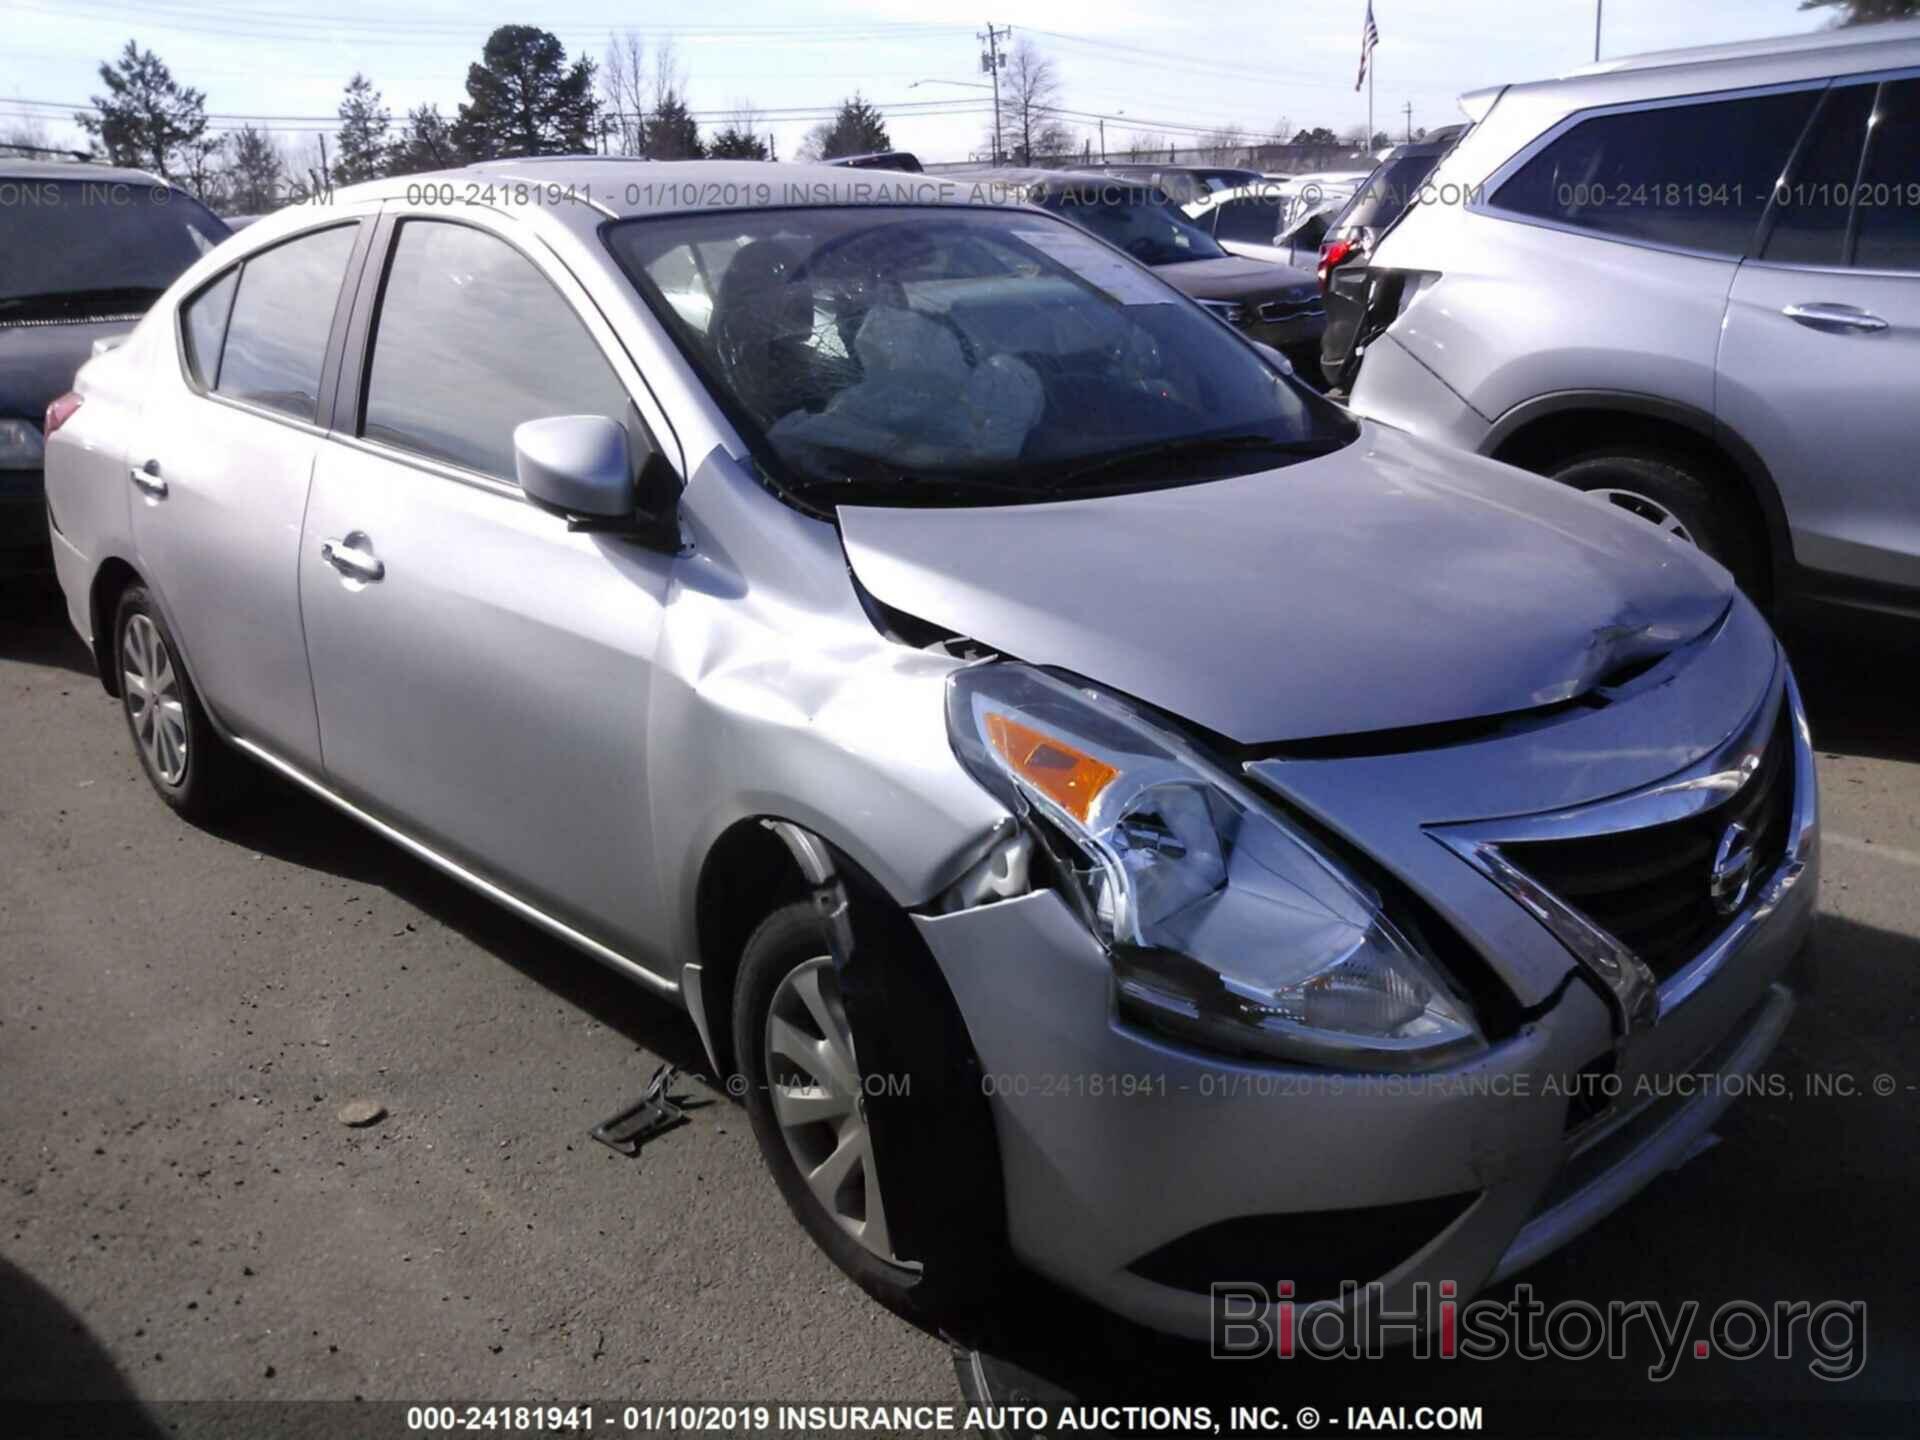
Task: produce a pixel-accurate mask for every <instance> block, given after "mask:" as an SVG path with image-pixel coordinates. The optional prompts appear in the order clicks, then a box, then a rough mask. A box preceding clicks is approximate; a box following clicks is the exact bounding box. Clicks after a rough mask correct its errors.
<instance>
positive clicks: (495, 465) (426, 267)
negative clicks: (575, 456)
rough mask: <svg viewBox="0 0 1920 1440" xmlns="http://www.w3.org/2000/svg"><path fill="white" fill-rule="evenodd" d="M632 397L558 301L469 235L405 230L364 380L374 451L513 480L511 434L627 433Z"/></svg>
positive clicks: (497, 243)
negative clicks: (562, 418)
mask: <svg viewBox="0 0 1920 1440" xmlns="http://www.w3.org/2000/svg"><path fill="white" fill-rule="evenodd" d="M627 411H628V401H627V392H626V390H625V388H624V387H622V385H621V384H620V381H619V378H618V377H617V376H615V375H614V373H613V370H612V368H611V367H610V366H609V365H608V364H607V361H606V357H605V356H603V355H602V354H601V353H600V351H599V348H598V347H597V346H595V344H594V343H593V338H592V337H591V336H590V335H589V334H588V333H587V331H586V327H585V326H583V325H582V324H581V323H580V319H579V317H578V316H577V315H575V314H574V312H573V308H572V307H571V306H570V305H568V303H567V302H566V300H565V299H564V298H563V297H562V296H561V294H560V292H559V291H557V290H555V289H554V288H553V286H552V284H551V283H549V282H548V280H547V278H546V276H544V275H542V274H541V273H540V272H539V270H537V269H535V268H534V265H533V262H532V261H530V260H528V259H527V258H526V257H525V256H524V255H522V254H521V253H520V252H519V251H518V250H515V249H514V248H513V247H512V246H511V245H509V244H507V243H506V242H505V241H504V240H500V239H498V238H497V237H495V236H492V235H489V234H487V233H485V232H484V231H481V230H476V229H474V228H473V227H471V226H468V225H461V224H456V223H453V222H449V221H440V220H408V221H406V222H405V223H403V224H402V225H401V226H400V231H399V238H398V239H397V240H396V241H395V243H394V249H393V261H392V264H391V265H389V266H388V269H387V280H386V287H385V290H384V293H383V295H382V298H381V301H380V315H379V319H378V322H377V328H376V330H375V332H374V338H373V356H372V361H371V365H370V368H369V372H368V379H367V408H366V418H365V420H364V422H363V424H362V426H361V431H360V433H361V434H362V435H364V436H365V437H366V438H367V439H369V440H378V441H379V442H381V443H382V444H386V445H394V446H398V447H400V448H402V449H405V450H412V451H415V452H417V453H419V454H421V455H425V456H429V457H430V458H432V459H435V460H444V461H446V462H448V463H449V464H453V465H460V466H464V467H465V468H467V469H469V470H477V471H479V472H481V473H482V474H485V475H492V476H496V477H498V478H499V479H502V480H508V481H511V480H512V479H513V478H514V465H513V428H514V426H516V425H518V424H520V423H521V422H522V421H525V420H539V419H543V418H545V417H547V416H550V415H605V416H607V417H609V418H610V419H614V420H619V421H621V422H622V423H628V414H627Z"/></svg>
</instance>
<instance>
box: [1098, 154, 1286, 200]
mask: <svg viewBox="0 0 1920 1440" xmlns="http://www.w3.org/2000/svg"><path fill="white" fill-rule="evenodd" d="M1099 169H1100V171H1101V173H1103V174H1107V175H1123V176H1125V177H1126V178H1128V179H1130V180H1139V181H1142V182H1144V183H1146V184H1148V185H1157V186H1159V187H1160V189H1162V190H1164V191H1165V192H1166V193H1167V195H1168V196H1170V197H1171V198H1172V199H1174V200H1176V201H1178V202H1180V203H1181V204H1185V203H1187V202H1188V201H1191V200H1197V199H1199V198H1200V197H1201V196H1203V195H1210V194H1212V193H1214V192H1215V191H1217V190H1230V189H1232V188H1233V187H1234V186H1236V185H1251V184H1254V183H1255V182H1256V181H1258V180H1260V179H1261V175H1260V172H1259V171H1258V170H1247V169H1244V168H1241V167H1239V166H1234V165H1154V164H1150V163H1135V162H1127V163H1124V164H1113V165H1102V166H1100V167H1099Z"/></svg>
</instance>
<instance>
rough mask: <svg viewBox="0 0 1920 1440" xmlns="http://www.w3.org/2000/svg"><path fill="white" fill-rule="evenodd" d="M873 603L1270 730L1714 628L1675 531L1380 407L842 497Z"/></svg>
mask: <svg viewBox="0 0 1920 1440" xmlns="http://www.w3.org/2000/svg"><path fill="white" fill-rule="evenodd" d="M840 528H841V534H842V537H843V540H844V543H845V546H846V551H847V556H848V559H849V561H850V562H851V564H852V566H853V571H854V574H855V575H856V576H857V577H858V579H859V581H860V583H861V584H862V585H863V586H865V587H866V588H867V590H868V591H869V592H870V593H871V594H872V595H874V596H875V597H876V598H877V599H879V600H880V601H881V602H882V603H883V604H886V605H889V606H891V607H893V608H894V609H896V610H900V611H903V612H905V613H907V614H909V615H913V616H917V617H918V618H920V619H922V620H925V621H929V622H931V623H933V624H935V625H939V626H942V627H944V628H946V629H950V630H954V631H958V632H959V633H961V634H964V635H968V636H971V637H972V638H973V639H975V640H978V641H979V642H981V643H982V644H984V645H987V646H989V647H991V648H993V649H995V650H998V651H1001V652H1003V653H1005V654H1008V655H1013V656H1018V657H1019V658H1021V659H1023V660H1027V661H1031V662H1032V663H1034V664H1038V665H1052V666H1059V667H1061V668H1063V669H1066V670H1069V671H1073V672H1074V673H1076V674H1079V675H1083V676H1085V677H1087V678H1088V679H1091V680H1095V681H1098V682H1100V683H1101V684H1103V685H1106V686H1108V687H1110V688H1112V689H1115V690H1119V691H1122V692H1124V693H1126V694H1130V695H1133V696H1135V697H1137V698H1138V699H1141V700H1144V701H1146V702H1148V703H1149V704H1152V705H1156V706H1159V707H1160V708H1162V709H1164V710H1167V711H1170V712H1172V713H1174V714H1176V715H1181V716H1184V717H1185V718H1187V719H1188V720H1190V721H1192V722H1193V723H1195V724H1198V725H1201V726H1204V727H1206V728H1207V729H1210V730H1213V731H1215V732H1217V733H1219V734H1223V735H1226V736H1228V737H1230V738H1231V739H1233V740H1236V741H1240V742H1242V743H1246V744H1259V743H1264V742H1275V741H1283V740H1300V739H1310V738H1319V737H1323V736H1330V735H1342V734H1352V733H1358V732H1364V731H1371V730H1388V729H1397V728H1400V727H1403V726H1413V725H1429V724H1438V723H1442V722H1446V721H1454V720H1466V719H1472V718H1476V717H1481V716H1487V715H1497V714H1503V713H1507V712H1511V711H1516V710H1525V709H1529V708H1533V707H1536V706H1540V705H1547V704H1552V703H1554V702H1557V701H1560V700H1565V699H1568V698H1571V697H1572V696H1575V695H1579V694H1583V693H1585V692H1586V691H1587V690H1589V689H1591V688H1592V687H1593V685H1594V684H1595V683H1596V682H1597V681H1599V680H1600V679H1601V678H1602V677H1603V676H1606V675H1608V674H1609V673H1611V672H1613V671H1615V670H1617V669H1619V668H1620V667H1621V666H1623V665H1627V664H1629V663H1631V662H1633V661H1635V660H1637V659H1642V658H1646V657H1650V656H1655V655H1659V654H1663V653H1665V652H1666V651H1668V650H1670V649H1672V648H1674V647H1675V646H1676V645H1678V644H1680V643H1682V642H1684V641H1686V640H1689V639H1692V638H1693V637H1695V636H1697V635H1700V634H1702V633H1703V632H1705V631H1706V630H1707V628H1708V627H1709V626H1711V625H1712V624H1713V623H1714V622H1715V621H1716V620H1717V619H1719V617H1720V616H1721V614H1722V613H1723V612H1724V611H1725V610H1726V608H1727V605H1728V603H1729V601H1730V600H1731V598H1732V593H1733V581H1732V579H1731V577H1730V576H1729V575H1728V574H1727V572H1726V571H1725V570H1723V569H1721V568H1720V567H1719V566H1718V565H1716V564H1714V563H1713V562H1712V561H1711V560H1708V559H1707V558H1706V557H1705V556H1704V555H1702V554H1701V553H1700V552H1699V551H1698V550H1695V549H1694V548H1693V547H1692V546H1690V545H1688V544H1686V543H1685V542H1683V541H1679V540H1675V539H1672V538H1670V537H1667V536H1665V535H1663V534H1662V533H1661V532H1660V531H1658V530H1656V529H1654V528H1653V527H1652V526H1650V525H1646V524H1644V523H1643V522H1641V521H1638V520H1635V519H1633V518H1632V517H1631V516H1628V515H1625V514H1623V513H1621V512H1619V511H1616V510H1612V509H1609V508H1608V507H1606V506H1603V505H1600V504H1598V503H1596V502H1594V501H1593V500H1590V499H1588V498H1587V497H1585V496H1583V495H1580V494H1578V493H1577V492H1575V491H1572V490H1568V489H1566V488H1565V487H1563V486H1560V485H1557V484H1555V483H1553V482H1551V481H1548V480H1542V479H1539V478H1537V477H1535V476H1532V475H1527V474H1524V473H1522V472H1520V471H1518V470H1514V469H1512V468H1510V467H1508V466H1505V465H1500V464H1496V463H1495V462H1493V461H1490V460H1483V459H1480V458H1477V457H1475V456H1471V455H1466V454H1462V453H1461V452H1458V451H1453V450H1445V449H1441V448H1439V447H1437V446H1434V445H1431V444H1429V443H1428V442H1426V441H1422V440H1418V439H1416V438H1415V437H1413V436H1411V435H1408V434H1405V433H1404V432H1401V431H1397V430H1391V429H1386V428H1383V427H1381V426H1378V425H1375V424H1373V423H1371V422H1366V423H1364V424H1363V426H1362V433H1361V435H1360V438H1359V439H1357V440H1356V441H1354V443H1353V444H1351V445H1349V446H1347V447H1346V448H1345V449H1343V450H1341V451H1339V452H1337V453H1335V454H1333V455H1329V456H1326V457H1324V458H1320V459H1315V460H1309V461H1303V462H1301V463H1298V464H1294V465H1290V466H1287V467H1284V468H1282V469H1278V470H1270V471H1264V472H1262V473H1259V474H1255V475H1244V476H1239V477H1236V478H1234V479H1230V480H1219V481H1213V482H1210V483H1205V484H1199V485H1186V486H1180V487H1176V488H1174V489H1169V490H1158V491H1151V492H1145V493H1135V494H1127V495H1116V496H1106V497H1101V498H1096V499H1087V500H1077V501H1063V502H1057V503H1048V504H1041V505H1024V506H997V507H991V508H979V509H974V508H965V509H894V508H884V509H883V508H875V507H860V506H843V507H842V508H841V510H840Z"/></svg>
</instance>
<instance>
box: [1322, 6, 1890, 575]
mask: <svg viewBox="0 0 1920 1440" xmlns="http://www.w3.org/2000/svg"><path fill="white" fill-rule="evenodd" d="M1463 103H1464V104H1465V106H1466V108H1467V110H1468V112H1469V114H1470V115H1471V116H1474V117H1476V118H1477V120H1478V123H1477V124H1476V125H1475V127H1474V129H1473V131H1472V132H1471V133H1470V134H1469V135H1468V136H1467V137H1466V139H1464V140H1463V141H1462V142H1461V143H1460V145H1459V147H1458V148H1457V149H1455V150H1454V151H1453V153H1452V154H1451V155H1449V156H1448V157H1447V158H1446V159H1445V160H1444V161H1442V163H1441V164H1440V166H1439V167H1438V169H1436V170H1435V171H1434V173H1433V175H1432V176H1431V177H1430V182H1429V183H1430V184H1431V185H1433V186H1436V187H1439V188H1442V189H1451V190H1453V191H1456V192H1457V193H1459V194H1460V196H1461V197H1462V203H1453V204H1422V205H1419V206H1416V207H1415V208H1414V209H1413V210H1412V211H1410V212H1408V214H1407V215H1406V216H1404V217H1403V218H1402V220H1401V222H1400V224H1399V225H1397V226H1396V227H1394V229H1393V230H1392V231H1391V232H1390V233H1388V234H1387V235H1386V237H1385V238H1384V239H1383V240H1381V241H1380V243H1379V245H1378V246H1377V248H1376V249H1375V251H1374V253H1373V254H1372V255H1371V256H1370V257H1369V258H1368V261H1367V267H1366V270H1367V273H1366V300H1365V315H1364V317H1363V319H1362V321H1361V325H1360V334H1359V338H1358V340H1357V342H1356V343H1357V346H1358V348H1359V349H1360V350H1361V351H1362V353H1363V359H1362V361H1361V364H1360V370H1359V375H1358V378H1357V379H1356V381H1355V382H1354V386H1353V404H1354V405H1355V406H1356V407H1357V408H1358V409H1360V410H1361V411H1363V412H1364V413H1366V414H1369V415H1372V416H1375V417H1377V418H1380V419H1383V420H1387V421H1390V422H1392V423H1393V424H1396V425H1400V426H1403V427H1405V428H1407V429H1410V430H1413V431H1414V432H1416V433H1418V434H1421V435H1425V436H1430V437H1432V438H1434V439H1437V440H1443V441H1445V442H1447V443H1449V444H1453V445H1458V446H1461V447H1462V448H1464V449H1468V450H1474V451H1478V452H1480V453H1482V454H1487V455H1493V456H1496V457H1498V458H1500V459H1503V460H1509V461H1512V462H1513V463H1515V464H1518V465H1523V466H1525V467H1527V468H1528V469H1531V470H1536V471H1538V472H1540V473H1541V474H1544V475H1551V476H1553V477H1555V478H1556V479H1559V480H1561V481H1562V482H1564V483H1565V484H1568V485H1571V486H1574V487H1575V488H1577V489H1580V490H1584V491H1587V492H1589V493H1591V494H1593V495H1594V496H1596V497H1598V498H1599V499H1601V500H1603V501H1605V502H1606V503H1609V504H1612V505H1616V506H1618V507H1620V508H1621V509H1623V510H1627V511H1630V512H1631V513H1633V514H1636V515H1640V516H1642V517H1644V518H1645V519H1647V520H1648V521H1650V522H1652V523H1653V524H1655V525H1658V526H1660V527H1662V528H1663V529H1665V530H1667V531H1669V532H1671V533H1673V534H1676V535H1685V536H1687V537H1689V538H1691V539H1692V540H1693V541H1694V542H1695V543H1696V544H1698V545H1699V546H1700V547H1701V548H1702V549H1704V550H1706V551H1707V552H1708V553H1709V554H1711V555H1712V556H1713V557H1714V558H1715V559H1717V560H1719V561H1721V562H1722V563H1723V564H1725V565H1726V566H1727V567H1728V568H1729V569H1730V570H1732V571H1733V572H1734V574H1735V575H1736V576H1737V577H1738V578H1739V580H1740V582H1741V584H1742V585H1743V586H1745V587H1746V588H1747V589H1748V591H1749V592H1750V593H1752V594H1754V595H1756V596H1762V597H1766V596H1771V597H1773V598H1775V599H1784V598H1787V597H1791V596H1795V595H1818V596H1824V597H1827V598H1830V599H1839V600H1847V601H1852V602H1857V603H1862V604H1871V605H1878V606H1886V607H1894V608H1899V609H1904V610H1908V611H1912V610H1916V609H1920V478H1916V470H1915V465H1914V453H1915V442H1916V440H1917V439H1920V425H1916V422H1915V419H1914V411H1913V404H1912V397H1913V389H1914V383H1913V382H1914V379H1915V377H1916V376H1920V22H1894V23H1889V24H1880V25H1870V26H1862V27H1859V28H1854V29H1845V30H1837V31H1832V32H1829V33H1819V34H1813V35H1796V36H1792V37H1788V38H1786V39H1781V40H1776V41H1756V42H1749V43H1745V44H1738V45H1721V46H1711V47H1707V48H1703V49H1695V50H1680V51H1671V52H1667V53H1664V54H1657V55H1644V56H1637V57H1632V58H1627V59H1620V60H1612V61H1608V62H1606V63H1604V64H1601V65H1596V66H1593V67H1590V68H1588V69H1585V70H1581V71H1576V72H1575V73H1574V74H1572V75H1570V76H1567V77H1566V78H1564V79H1559V80H1548V81H1542V82H1538V83H1534V84H1525V85H1511V86H1507V87H1505V88H1504V89H1501V90H1495V91H1488V92H1482V93H1479V94H1475V95H1470V96H1468V97H1466V100H1465V101H1464V102H1463ZM1357 278H1358V277H1356V279H1357ZM1343 279H1344V277H1343ZM1343 288H1344V286H1343Z"/></svg>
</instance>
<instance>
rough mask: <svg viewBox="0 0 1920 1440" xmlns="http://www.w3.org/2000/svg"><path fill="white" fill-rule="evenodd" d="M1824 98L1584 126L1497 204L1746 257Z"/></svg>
mask: <svg viewBox="0 0 1920 1440" xmlns="http://www.w3.org/2000/svg"><path fill="white" fill-rule="evenodd" d="M1818 99H1819V92H1818V91H1817V90H1799V91H1793V92H1789V93H1787V94H1780V95H1755V96H1749V97H1746V98H1743V99H1738V100H1715V101H1709V102H1707V103H1704V104H1696V105H1662V106H1657V107H1655V108H1652V109H1647V110H1633V111H1628V112H1625V113H1623V114H1616V115H1598V116H1595V117H1594V118H1593V119H1591V120H1583V121H1581V122H1580V123H1578V124H1576V125H1575V126H1574V127H1573V128H1572V129H1570V130H1568V131H1567V132H1566V133H1565V134H1563V135H1561V136H1560V137H1559V138H1558V139H1556V140H1554V141H1553V142H1552V143H1551V144H1549V145H1548V146H1547V147H1546V149H1544V150H1542V151H1541V152H1540V153H1539V154H1538V155H1535V156H1534V157H1533V158H1532V159H1531V160H1529V161H1527V163H1526V164H1525V165H1523V166H1522V167H1521V168H1520V169H1519V170H1518V171H1517V172H1516V173H1515V174H1514V175H1513V176H1512V177H1511V178H1510V179H1508V180H1507V181H1506V183H1505V184H1503V185H1502V186H1501V187H1500V188H1499V190H1498V191H1496V192H1495V194H1494V197H1493V203H1494V205H1495V206H1496V207H1497V208H1499V209H1502V210H1510V211H1515V212H1517V213H1519V214H1521V215H1532V216H1537V217H1539V218H1541V219H1545V220H1555V221H1559V222H1560V223H1562V224H1566V225H1575V226H1578V227H1579V228H1581V229H1583V230H1591V231H1593V232H1595V233H1596V234H1599V235H1605V236H1610V237H1616V238H1619V239H1623V240H1644V241H1650V242H1653V243H1655V244H1660V245H1676V246H1682V247H1684V248H1686V249H1690V250H1705V251H1709V252H1712V253H1715V254H1720V255H1744V254H1745V253H1746V251H1747V245H1748V242H1749V241H1751V240H1752V238H1753V233H1754V228H1755V226H1756V225H1757V224H1758V223H1759V220H1760V216H1761V215H1762V213H1763V212H1764V211H1765V209H1766V205H1767V200H1768V198H1769V196H1771V194H1772V193H1773V187H1774V185H1775V183H1776V182H1777V180H1778V179H1779V176H1780V174H1781V172H1782V171H1783V170H1784V169H1785V168H1786V163H1787V157H1788V156H1789V155H1790V154H1791V153H1792V151H1793V147H1794V143H1795V142H1796V141H1797V140H1798V139H1799V138H1800V132H1801V131H1802V130H1803V129H1804V128H1805V127H1806V123H1807V117H1808V115H1810V114H1811V113H1812V111H1813V106H1814V103H1815V101H1817V100H1818Z"/></svg>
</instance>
